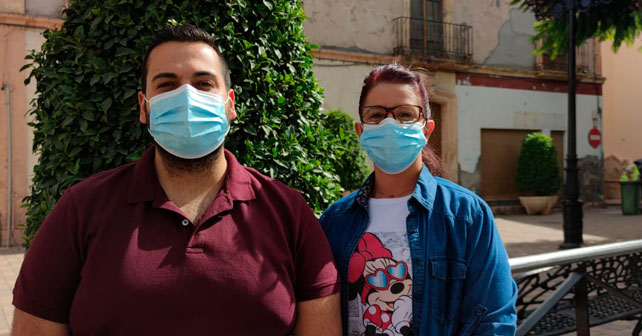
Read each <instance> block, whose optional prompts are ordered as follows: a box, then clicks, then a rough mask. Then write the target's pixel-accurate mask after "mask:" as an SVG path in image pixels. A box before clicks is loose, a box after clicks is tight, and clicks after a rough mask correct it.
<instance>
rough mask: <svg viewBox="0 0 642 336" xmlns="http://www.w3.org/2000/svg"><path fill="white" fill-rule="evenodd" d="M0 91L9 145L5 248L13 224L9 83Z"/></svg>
mask: <svg viewBox="0 0 642 336" xmlns="http://www.w3.org/2000/svg"><path fill="white" fill-rule="evenodd" d="M2 90H6V91H7V136H8V140H7V143H8V144H9V148H8V154H7V173H8V175H9V177H8V181H7V247H9V246H11V229H12V224H13V172H12V171H11V168H12V166H13V135H12V134H11V86H10V85H9V83H7V82H4V83H2Z"/></svg>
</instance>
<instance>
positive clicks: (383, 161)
mask: <svg viewBox="0 0 642 336" xmlns="http://www.w3.org/2000/svg"><path fill="white" fill-rule="evenodd" d="M423 127H424V124H423V123H412V124H400V123H399V122H397V121H396V120H394V119H393V118H386V119H384V120H383V121H381V122H380V123H379V124H377V125H368V124H363V133H361V140H360V142H361V148H362V149H363V150H364V151H366V153H368V157H370V160H372V162H373V163H374V164H375V165H376V166H377V167H379V169H381V170H382V171H383V172H384V173H387V174H399V173H401V172H402V171H404V170H406V169H408V167H410V166H411V165H412V163H413V162H415V160H416V159H417V157H418V156H419V154H420V153H421V150H422V149H423V148H424V146H426V137H425V136H424V132H423Z"/></svg>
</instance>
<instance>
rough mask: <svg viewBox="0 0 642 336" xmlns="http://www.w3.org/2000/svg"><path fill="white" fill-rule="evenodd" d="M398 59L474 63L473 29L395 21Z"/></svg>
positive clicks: (431, 22)
mask: <svg viewBox="0 0 642 336" xmlns="http://www.w3.org/2000/svg"><path fill="white" fill-rule="evenodd" d="M394 29H395V33H396V46H395V49H394V53H395V55H402V56H412V57H418V58H424V59H443V60H453V61H457V62H462V63H470V62H472V58H473V27H471V26H467V25H461V24H452V23H446V22H441V21H433V20H423V19H415V18H409V17H398V18H396V19H394Z"/></svg>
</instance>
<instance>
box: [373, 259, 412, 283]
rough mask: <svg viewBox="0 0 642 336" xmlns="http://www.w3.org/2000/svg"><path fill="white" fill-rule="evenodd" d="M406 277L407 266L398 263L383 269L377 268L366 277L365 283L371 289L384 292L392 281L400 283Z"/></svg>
mask: <svg viewBox="0 0 642 336" xmlns="http://www.w3.org/2000/svg"><path fill="white" fill-rule="evenodd" d="M407 275H408V265H406V263H405V262H403V261H399V262H397V263H396V264H394V265H388V266H386V268H385V269H383V268H377V269H376V270H375V271H374V272H373V273H372V274H370V275H368V276H367V277H366V282H367V283H368V285H369V286H370V287H372V288H375V289H379V290H386V289H388V287H389V286H390V282H391V281H392V280H397V281H402V280H404V279H406V276H407Z"/></svg>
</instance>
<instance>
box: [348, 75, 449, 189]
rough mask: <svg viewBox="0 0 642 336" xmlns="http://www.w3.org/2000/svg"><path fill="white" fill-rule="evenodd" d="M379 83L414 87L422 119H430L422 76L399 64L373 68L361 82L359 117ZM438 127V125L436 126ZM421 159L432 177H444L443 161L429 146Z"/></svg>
mask: <svg viewBox="0 0 642 336" xmlns="http://www.w3.org/2000/svg"><path fill="white" fill-rule="evenodd" d="M379 83H392V84H410V85H414V86H415V87H416V89H417V94H418V95H419V97H420V98H421V100H422V101H423V105H424V112H425V115H424V117H425V118H426V120H430V119H431V115H430V104H429V102H428V91H427V90H426V85H425V82H424V79H423V76H422V75H421V74H420V73H418V72H416V71H412V70H410V69H408V68H406V67H405V66H403V65H399V64H387V65H382V66H379V67H376V68H374V69H373V70H372V71H370V73H369V74H368V76H367V77H366V78H365V79H364V80H363V86H362V87H361V96H360V97H359V116H361V110H362V109H363V102H364V101H365V100H366V97H367V96H368V94H369V93H370V90H372V88H374V87H375V86H376V85H377V84H379ZM437 126H439V125H437ZM421 158H422V161H423V162H424V164H425V165H426V166H427V167H428V169H429V170H430V173H431V174H432V175H434V176H439V177H446V170H445V168H444V164H443V160H442V159H441V158H440V157H439V156H438V155H437V153H435V150H434V149H433V148H431V147H430V146H425V147H424V148H423V150H422V153H421Z"/></svg>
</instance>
